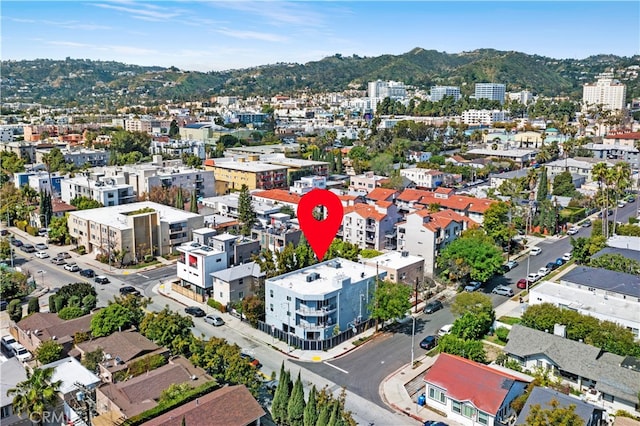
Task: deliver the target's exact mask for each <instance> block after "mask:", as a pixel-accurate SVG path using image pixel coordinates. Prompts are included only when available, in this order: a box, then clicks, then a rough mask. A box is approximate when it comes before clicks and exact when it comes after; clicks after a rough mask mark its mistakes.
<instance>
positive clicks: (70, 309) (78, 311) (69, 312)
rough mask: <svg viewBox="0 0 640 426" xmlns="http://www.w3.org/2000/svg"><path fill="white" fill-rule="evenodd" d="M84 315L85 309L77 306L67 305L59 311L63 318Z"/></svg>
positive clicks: (68, 318) (59, 315) (67, 318)
mask: <svg viewBox="0 0 640 426" xmlns="http://www.w3.org/2000/svg"><path fill="white" fill-rule="evenodd" d="M83 315H84V310H82V308H79V307H77V306H67V307H65V308H62V309H60V311H58V317H60V318H61V319H63V320H70V319H74V318H78V317H81V316H83Z"/></svg>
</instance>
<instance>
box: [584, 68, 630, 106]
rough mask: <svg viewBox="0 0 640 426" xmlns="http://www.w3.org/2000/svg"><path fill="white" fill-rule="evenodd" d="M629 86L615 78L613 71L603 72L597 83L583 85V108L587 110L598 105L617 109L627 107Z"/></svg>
mask: <svg viewBox="0 0 640 426" xmlns="http://www.w3.org/2000/svg"><path fill="white" fill-rule="evenodd" d="M626 95H627V86H626V85H624V84H622V83H621V82H620V81H618V80H615V79H614V78H613V73H602V74H600V75H599V76H598V80H597V81H596V82H595V83H586V84H585V85H584V86H582V109H583V111H586V110H588V109H590V108H592V107H594V106H596V105H602V106H603V107H604V108H606V109H608V110H611V111H615V110H621V109H624V107H625V97H626Z"/></svg>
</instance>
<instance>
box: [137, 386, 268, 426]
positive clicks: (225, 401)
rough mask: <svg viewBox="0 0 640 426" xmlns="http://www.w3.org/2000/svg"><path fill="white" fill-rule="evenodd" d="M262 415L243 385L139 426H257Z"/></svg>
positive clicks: (232, 387) (256, 402)
mask: <svg viewBox="0 0 640 426" xmlns="http://www.w3.org/2000/svg"><path fill="white" fill-rule="evenodd" d="M265 414H266V412H265V411H264V409H263V408H262V407H261V406H260V404H259V403H258V401H256V400H255V398H254V397H253V396H252V395H251V393H250V392H249V390H248V389H247V388H246V387H245V386H244V385H234V386H225V387H223V388H221V389H218V390H215V391H213V392H211V393H208V394H206V395H203V396H201V397H198V399H196V400H195V401H191V402H187V403H186V404H183V405H181V406H179V407H177V408H174V409H173V410H170V411H168V412H166V413H164V414H162V415H160V416H158V417H156V418H154V419H152V420H149V421H148V422H145V423H142V426H181V425H182V424H187V425H198V426H260V424H261V423H260V419H261V418H262V417H263V416H264V415H265Z"/></svg>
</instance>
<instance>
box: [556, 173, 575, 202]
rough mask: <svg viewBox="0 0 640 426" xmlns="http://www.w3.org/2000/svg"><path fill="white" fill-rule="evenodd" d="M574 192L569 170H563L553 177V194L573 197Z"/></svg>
mask: <svg viewBox="0 0 640 426" xmlns="http://www.w3.org/2000/svg"><path fill="white" fill-rule="evenodd" d="M575 194H576V186H575V185H574V184H573V177H572V176H571V172H569V171H564V172H562V173H560V174H558V175H556V177H555V178H553V195H558V196H562V197H573V196H574V195H575Z"/></svg>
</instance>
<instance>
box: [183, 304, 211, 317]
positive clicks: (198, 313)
mask: <svg viewBox="0 0 640 426" xmlns="http://www.w3.org/2000/svg"><path fill="white" fill-rule="evenodd" d="M184 311H185V312H186V313H187V314H189V315H193V316H194V317H203V316H205V315H207V314H206V313H205V312H204V311H203V310H202V308H199V307H197V306H187V307H186V308H184Z"/></svg>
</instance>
